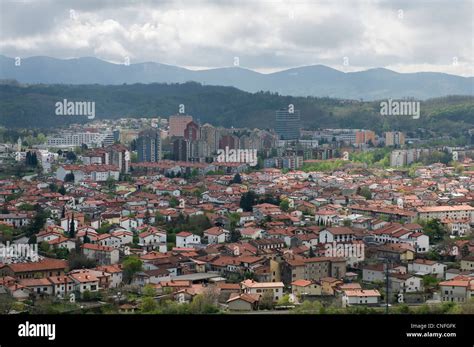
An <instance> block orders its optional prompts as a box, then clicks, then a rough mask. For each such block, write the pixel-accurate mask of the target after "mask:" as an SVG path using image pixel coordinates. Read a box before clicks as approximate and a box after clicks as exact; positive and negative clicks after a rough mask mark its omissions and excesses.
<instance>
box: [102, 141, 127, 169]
mask: <svg viewBox="0 0 474 347" xmlns="http://www.w3.org/2000/svg"><path fill="white" fill-rule="evenodd" d="M105 150H106V151H107V154H108V156H107V158H108V162H106V164H110V165H114V166H116V167H118V168H119V169H120V172H121V173H128V172H130V151H129V150H128V149H127V147H125V146H124V145H121V144H118V143H116V144H113V145H110V146H108V147H106V148H105Z"/></svg>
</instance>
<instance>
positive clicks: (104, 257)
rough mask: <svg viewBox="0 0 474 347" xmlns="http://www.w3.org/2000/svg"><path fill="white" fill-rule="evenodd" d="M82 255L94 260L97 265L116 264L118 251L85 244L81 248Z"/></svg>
mask: <svg viewBox="0 0 474 347" xmlns="http://www.w3.org/2000/svg"><path fill="white" fill-rule="evenodd" d="M81 249H82V253H83V254H84V255H85V256H86V257H87V258H89V259H93V260H95V261H96V262H97V263H98V264H99V265H110V264H117V263H118V262H119V250H118V249H117V248H112V247H108V246H101V245H97V244H92V243H85V244H83V245H82V246H81Z"/></svg>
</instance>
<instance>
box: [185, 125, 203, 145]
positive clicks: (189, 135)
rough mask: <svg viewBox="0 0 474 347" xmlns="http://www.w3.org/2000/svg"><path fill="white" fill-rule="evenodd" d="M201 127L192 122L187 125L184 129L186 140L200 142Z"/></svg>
mask: <svg viewBox="0 0 474 347" xmlns="http://www.w3.org/2000/svg"><path fill="white" fill-rule="evenodd" d="M200 135H201V134H200V131H199V125H198V124H196V123H195V122H193V121H191V122H189V123H188V124H187V125H186V128H185V129H184V138H185V139H186V140H188V141H196V140H199V137H200Z"/></svg>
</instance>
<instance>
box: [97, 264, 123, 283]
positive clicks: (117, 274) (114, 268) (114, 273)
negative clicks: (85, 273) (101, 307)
mask: <svg viewBox="0 0 474 347" xmlns="http://www.w3.org/2000/svg"><path fill="white" fill-rule="evenodd" d="M95 270H97V271H103V272H105V273H107V274H109V275H110V279H109V282H110V283H109V288H118V287H119V286H120V285H121V284H122V281H123V270H122V266H121V265H120V264H114V265H102V266H98V267H96V268H95Z"/></svg>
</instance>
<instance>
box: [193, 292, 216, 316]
mask: <svg viewBox="0 0 474 347" xmlns="http://www.w3.org/2000/svg"><path fill="white" fill-rule="evenodd" d="M218 297H219V294H218V293H217V291H215V290H213V289H209V288H208V289H207V290H205V291H204V292H203V293H202V294H198V295H196V296H195V297H194V298H193V301H192V302H191V304H190V305H189V310H190V311H191V313H194V314H209V313H216V312H219V309H218V308H217V306H216V304H217V299H218Z"/></svg>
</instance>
